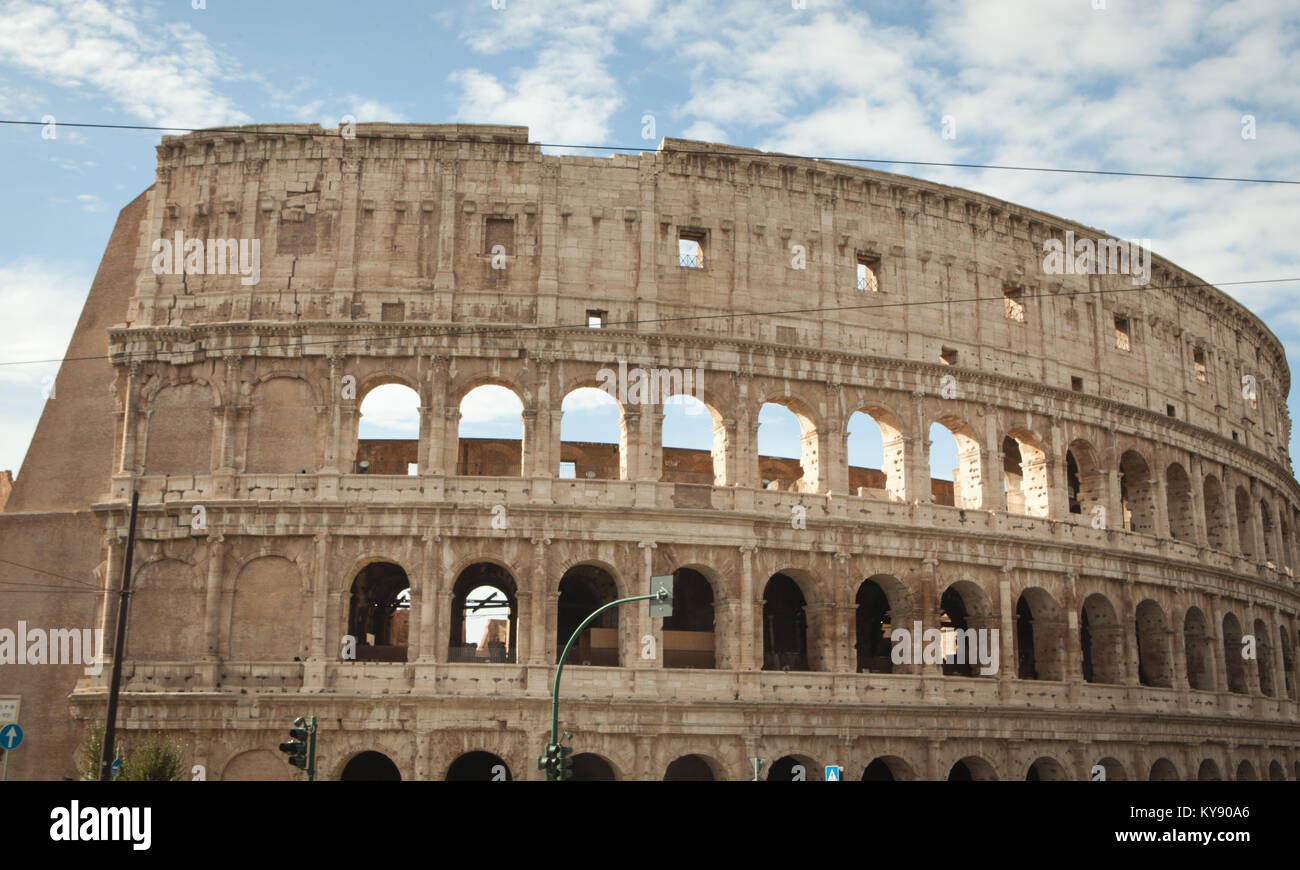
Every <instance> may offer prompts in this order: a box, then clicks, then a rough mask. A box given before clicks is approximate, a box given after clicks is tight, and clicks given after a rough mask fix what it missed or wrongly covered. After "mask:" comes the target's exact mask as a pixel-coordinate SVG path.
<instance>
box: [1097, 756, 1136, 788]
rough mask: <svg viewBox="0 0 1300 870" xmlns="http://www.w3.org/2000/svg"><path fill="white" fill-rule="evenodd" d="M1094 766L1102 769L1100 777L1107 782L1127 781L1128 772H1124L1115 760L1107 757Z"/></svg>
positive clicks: (1122, 766) (1122, 767)
mask: <svg viewBox="0 0 1300 870" xmlns="http://www.w3.org/2000/svg"><path fill="white" fill-rule="evenodd" d="M1095 766H1096V767H1100V768H1101V769H1102V775H1103V776H1104V777H1105V780H1106V781H1107V782H1127V781H1128V772H1127V771H1125V770H1124V765H1122V764H1120V763H1119V761H1118V760H1117V759H1114V758H1110V757H1109V756H1108V757H1106V758H1103V759H1102V760H1101V761H1098V762H1097V764H1096V765H1095Z"/></svg>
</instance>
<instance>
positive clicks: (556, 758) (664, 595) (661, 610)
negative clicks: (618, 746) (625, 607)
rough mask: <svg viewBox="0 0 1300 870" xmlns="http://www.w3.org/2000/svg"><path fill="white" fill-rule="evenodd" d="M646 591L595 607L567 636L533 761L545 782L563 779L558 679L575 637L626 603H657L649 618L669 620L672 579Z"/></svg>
mask: <svg viewBox="0 0 1300 870" xmlns="http://www.w3.org/2000/svg"><path fill="white" fill-rule="evenodd" d="M650 588H651V589H652V590H654V591H652V592H651V593H650V594H649V595H632V596H629V597H628V598H618V599H615V600H614V601H611V602H609V603H608V604H604V605H602V606H600V607H597V608H596V609H595V610H593V611H592V612H591V615H590V616H588V617H587V618H586V619H584V620H583V621H582V622H581V623H580V624H579V625H578V627H577V628H576V629H574V631H573V634H572V635H570V636H569V642H568V643H566V644H565V645H564V651H563V652H562V653H560V660H559V662H558V663H557V664H556V666H555V686H554V688H553V689H552V690H551V742H550V743H548V744H547V746H546V752H545V754H543V755H542V757H541V758H538V759H537V767H538V768H539V769H543V770H545V771H546V773H547V779H556V780H563V779H565V773H566V771H565V765H564V762H565V756H566V755H568V753H567V752H561V751H560V750H561V749H562V748H563V749H568V747H561V746H560V739H559V738H560V677H561V676H562V675H563V674H564V662H565V660H566V659H567V658H568V657H569V650H570V649H572V648H573V645H574V644H575V643H576V642H577V640H578V636H579V635H581V634H582V632H583V629H585V628H586V627H587V626H588V625H590V624H591V622H592V620H594V619H595V618H596V617H597V616H600V614H602V613H604V612H605V611H606V610H609V609H610V608H611V607H618V606H619V605H620V604H627V603H628V602H630V601H651V600H653V601H658V602H661V603H660V604H658V605H657V606H655V607H653V608H651V616H672V615H673V606H672V597H673V578H672V575H671V574H670V575H665V576H656V577H651V578H650ZM570 751H571V750H570Z"/></svg>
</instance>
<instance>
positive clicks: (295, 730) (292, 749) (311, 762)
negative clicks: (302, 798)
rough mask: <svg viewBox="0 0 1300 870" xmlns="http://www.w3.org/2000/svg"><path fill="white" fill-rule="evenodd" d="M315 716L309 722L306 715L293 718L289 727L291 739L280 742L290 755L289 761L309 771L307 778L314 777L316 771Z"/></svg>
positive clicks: (281, 748) (281, 746)
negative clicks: (291, 725)
mask: <svg viewBox="0 0 1300 870" xmlns="http://www.w3.org/2000/svg"><path fill="white" fill-rule="evenodd" d="M315 718H316V717H315V716H313V717H312V720H313V721H312V722H311V723H308V722H307V719H306V717H304V716H299V717H298V718H297V719H294V720H293V727H292V728H290V729H289V737H290V739H289V740H286V741H285V742H284V743H281V744H280V751H281V752H283V753H284V754H285V755H287V756H288V757H289V759H288V760H289V763H290V764H292V765H293V766H294V767H296V768H298V769H299V770H305V771H307V779H308V780H310V779H312V775H313V774H314V773H315V772H316V771H315V767H316V764H315V761H316V759H315V757H314V756H315V754H316V734H315V731H316V728H315V724H316V723H315V721H314V720H315Z"/></svg>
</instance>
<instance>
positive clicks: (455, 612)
mask: <svg viewBox="0 0 1300 870" xmlns="http://www.w3.org/2000/svg"><path fill="white" fill-rule="evenodd" d="M516 590H517V587H516V586H515V579H514V578H513V577H511V576H510V572H509V571H507V570H505V569H504V568H502V567H501V566H500V565H494V564H492V563H491V562H477V563H475V564H473V565H470V566H469V567H468V568H466V569H465V570H464V571H461V572H460V576H459V577H457V578H456V585H455V586H454V587H453V590H452V599H451V617H450V618H451V634H450V645H451V648H450V649H449V650H448V653H447V660H448V661H451V662H513V661H514V660H515V637H516V629H517V626H516V619H517V617H518V610H519V607H518V602H517V601H516V600H515V592H516Z"/></svg>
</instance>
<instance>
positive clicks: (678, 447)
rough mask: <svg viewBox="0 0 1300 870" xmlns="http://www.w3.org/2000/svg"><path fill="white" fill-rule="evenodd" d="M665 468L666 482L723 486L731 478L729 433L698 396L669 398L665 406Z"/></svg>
mask: <svg viewBox="0 0 1300 870" xmlns="http://www.w3.org/2000/svg"><path fill="white" fill-rule="evenodd" d="M663 409H664V418H663V428H662V431H661V432H660V446H661V447H662V448H663V450H662V454H663V469H662V471H661V473H660V478H659V479H660V480H662V481H664V482H665V483H698V484H701V485H705V486H723V485H725V483H726V479H727V470H726V469H727V430H726V427H724V426H723V425H722V421H721V418H720V417H719V416H718V415H717V414H716V413H715V412H714V411H713V409H711V408H710V407H709V406H708V405H706V404H705V403H704V402H703V401H701V400H700V399H698V398H696V397H695V396H688V395H685V394H677V395H672V396H669V397H668V398H667V399H665V400H664V404H663Z"/></svg>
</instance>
